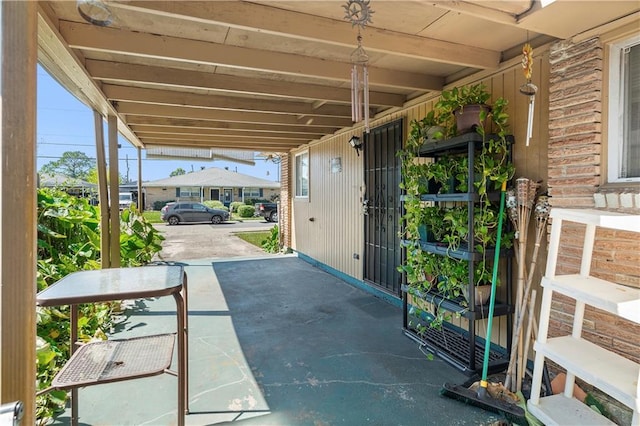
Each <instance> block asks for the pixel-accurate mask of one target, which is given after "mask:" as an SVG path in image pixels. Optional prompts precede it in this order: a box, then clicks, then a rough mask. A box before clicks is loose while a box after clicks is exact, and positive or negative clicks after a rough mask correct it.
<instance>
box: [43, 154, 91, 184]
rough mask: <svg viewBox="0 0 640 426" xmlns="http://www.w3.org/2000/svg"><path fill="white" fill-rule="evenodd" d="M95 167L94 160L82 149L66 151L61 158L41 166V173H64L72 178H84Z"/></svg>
mask: <svg viewBox="0 0 640 426" xmlns="http://www.w3.org/2000/svg"><path fill="white" fill-rule="evenodd" d="M94 167H95V160H92V159H91V158H89V157H88V156H87V154H85V153H84V152H81V151H66V152H63V153H62V156H61V157H60V159H59V160H56V161H51V162H49V163H47V164H45V165H44V166H42V167H41V168H40V173H42V174H48V175H54V174H62V175H65V176H67V177H70V178H75V179H84V178H86V177H87V175H88V173H89V170H91V169H92V168H94Z"/></svg>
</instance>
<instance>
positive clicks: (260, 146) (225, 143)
mask: <svg viewBox="0 0 640 426" xmlns="http://www.w3.org/2000/svg"><path fill="white" fill-rule="evenodd" d="M142 142H143V143H144V144H145V145H163V146H171V147H177V148H189V147H192V148H224V149H244V150H251V151H273V150H276V151H279V152H286V151H289V150H291V149H294V148H297V147H299V146H301V145H305V143H296V142H283V143H272V142H260V143H256V141H254V140H251V139H249V140H242V141H238V140H228V139H221V140H217V141H206V142H203V141H192V140H189V139H185V140H182V141H162V140H155V139H144V140H142Z"/></svg>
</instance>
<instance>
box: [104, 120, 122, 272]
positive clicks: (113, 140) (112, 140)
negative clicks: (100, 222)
mask: <svg viewBox="0 0 640 426" xmlns="http://www.w3.org/2000/svg"><path fill="white" fill-rule="evenodd" d="M107 122H108V124H109V191H110V192H111V197H110V198H111V205H110V206H109V218H110V221H109V222H110V226H109V228H108V229H109V233H110V237H111V241H110V246H111V250H110V253H111V267H112V268H119V267H120V205H119V202H120V196H119V195H120V173H118V118H117V117H116V116H115V115H110V116H109V117H108V118H107Z"/></svg>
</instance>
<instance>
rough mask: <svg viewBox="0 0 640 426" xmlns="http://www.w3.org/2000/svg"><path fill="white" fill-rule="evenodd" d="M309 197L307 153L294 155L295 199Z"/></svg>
mask: <svg viewBox="0 0 640 426" xmlns="http://www.w3.org/2000/svg"><path fill="white" fill-rule="evenodd" d="M308 196H309V152H303V153H302V154H298V155H296V197H308Z"/></svg>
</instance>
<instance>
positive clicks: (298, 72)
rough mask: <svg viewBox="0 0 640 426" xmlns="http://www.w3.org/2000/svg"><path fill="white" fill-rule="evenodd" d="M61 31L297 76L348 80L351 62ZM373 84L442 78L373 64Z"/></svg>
mask: <svg viewBox="0 0 640 426" xmlns="http://www.w3.org/2000/svg"><path fill="white" fill-rule="evenodd" d="M60 32H61V33H62V35H63V36H64V38H65V40H66V41H67V43H68V44H69V46H71V47H73V48H76V49H88V50H97V51H104V52H112V53H119V54H124V55H135V56H146V57H149V58H157V59H165V60H173V61H184V62H191V63H200V64H210V65H222V66H228V67H232V68H241V69H248V70H255V71H267V72H275V73H281V74H287V75H294V76H303V77H309V76H312V77H316V78H322V79H327V80H334V81H339V82H346V81H350V78H351V77H350V73H349V68H350V66H351V64H350V63H349V62H337V61H329V60H325V59H322V58H313V57H309V56H302V55H296V54H291V53H283V52H275V51H266V50H260V49H252V48H247V47H238V46H228V45H222V44H217V43H209V42H205V41H200V40H189V39H182V38H177V37H170V36H163V35H156V34H147V33H141V32H135V31H127V30H124V29H117V28H106V27H96V26H95V25H89V24H79V23H75V22H68V21H63V22H61V23H60ZM369 76H370V77H369V78H370V80H369V84H371V85H378V86H386V87H392V88H399V89H411V90H442V87H443V85H444V78H442V77H437V76H430V75H426V74H418V73H414V72H406V71H399V70H390V69H384V68H377V67H373V66H370V67H369Z"/></svg>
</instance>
